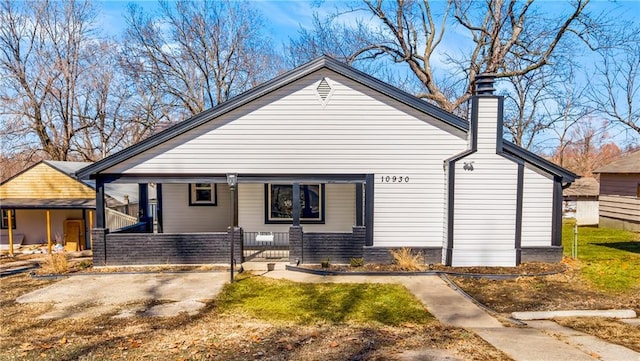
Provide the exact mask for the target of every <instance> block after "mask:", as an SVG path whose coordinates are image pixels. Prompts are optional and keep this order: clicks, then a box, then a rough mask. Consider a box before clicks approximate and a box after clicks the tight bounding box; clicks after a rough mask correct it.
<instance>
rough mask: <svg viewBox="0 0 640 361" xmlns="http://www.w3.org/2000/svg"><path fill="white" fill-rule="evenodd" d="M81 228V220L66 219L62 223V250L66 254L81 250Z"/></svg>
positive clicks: (82, 226)
mask: <svg viewBox="0 0 640 361" xmlns="http://www.w3.org/2000/svg"><path fill="white" fill-rule="evenodd" d="M83 228H84V225H83V220H81V219H68V220H66V221H64V249H65V250H66V251H67V252H75V251H80V250H81V247H82V238H83V237H82V235H83V232H82V230H83Z"/></svg>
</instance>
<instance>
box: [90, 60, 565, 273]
mask: <svg viewBox="0 0 640 361" xmlns="http://www.w3.org/2000/svg"><path fill="white" fill-rule="evenodd" d="M479 83H481V84H479V87H480V88H479V89H478V92H477V94H476V95H475V96H474V97H473V98H472V101H471V109H472V111H471V114H470V119H469V120H466V119H462V118H460V117H457V116H455V115H453V114H451V113H449V112H446V111H444V110H442V109H440V108H438V107H435V106H433V105H431V104H429V103H427V102H425V101H423V100H421V99H418V98H415V97H414V96H412V95H410V94H407V93H405V92H402V91H400V90H398V89H397V88H394V87H392V86H390V85H388V84H386V83H384V82H381V81H379V80H377V79H375V78H373V77H371V76H369V75H367V74H364V73H362V72H360V71H358V70H355V69H353V68H351V67H349V66H347V65H344V64H342V63H340V62H337V61H335V60H333V59H330V58H327V57H322V58H318V59H316V60H314V61H311V62H310V63H307V64H305V65H303V66H301V67H299V68H297V69H294V70H292V71H290V72H288V73H285V74H283V75H281V76H279V77H277V78H275V79H273V80H271V81H269V82H267V83H265V84H263V85H260V86H258V87H256V88H255V89H253V90H250V91H248V92H247V93H244V94H242V95H239V96H237V97H235V98H233V99H231V100H229V101H227V102H225V103H223V104H220V105H218V106H217V107H215V108H212V109H210V110H207V111H205V112H202V113H200V114H198V115H196V116H194V117H192V118H190V119H188V120H186V121H184V122H182V123H179V124H176V125H175V126H173V127H170V128H168V129H166V130H164V131H162V132H160V133H158V134H156V135H154V136H152V137H150V138H148V139H146V140H144V141H142V142H140V143H138V144H136V145H134V146H132V147H129V148H127V149H124V150H122V151H120V152H119V153H116V154H114V155H112V156H110V157H107V158H105V159H103V160H102V161H99V162H96V163H94V164H93V165H90V166H88V167H86V168H84V169H82V170H80V171H79V172H78V173H77V174H78V176H79V177H81V178H83V179H89V178H91V179H94V180H95V181H96V189H97V204H98V211H97V222H98V223H97V228H96V229H95V230H94V262H95V264H97V265H100V264H104V265H107V264H108V265H115V264H150V263H174V264H194V263H219V262H223V261H228V260H229V259H230V252H231V251H230V249H229V248H230V245H231V244H232V243H231V239H233V240H234V243H233V245H234V256H233V258H234V259H235V261H236V262H242V261H243V260H246V259H249V258H252V257H257V258H260V257H261V255H266V254H267V253H266V252H268V251H273V250H278V251H282V252H283V253H280V256H281V257H286V258H287V259H289V260H290V261H291V262H296V263H298V262H301V263H316V262H320V261H321V260H325V259H327V258H328V259H330V261H331V262H332V263H348V262H349V259H350V258H364V261H365V262H387V261H389V260H390V256H389V250H392V249H397V248H402V247H408V248H411V249H413V250H415V251H419V252H421V254H422V255H423V257H424V262H425V263H440V262H441V263H443V264H446V265H452V266H515V265H517V264H519V263H521V262H525V261H534V260H544V261H559V260H560V259H561V256H562V248H561V217H562V187H564V186H567V185H568V184H570V183H571V182H573V181H574V179H575V177H576V176H575V175H574V174H573V173H571V172H569V171H567V170H565V169H563V168H561V167H558V166H556V165H554V164H553V163H550V162H549V161H547V160H545V159H543V158H540V157H538V156H536V155H535V154H533V153H531V152H528V151H527V150H524V149H522V148H519V147H518V146H516V145H514V144H512V143H510V142H507V141H504V140H503V138H502V106H503V99H502V97H500V96H495V95H493V94H492V93H493V89H492V79H491V78H483V79H482V80H480V81H479ZM110 183H138V184H141V185H142V186H141V187H140V189H143V188H144V185H145V184H149V183H153V184H155V185H156V190H157V198H158V207H159V208H158V219H157V221H158V232H159V233H156V234H153V235H151V234H148V233H144V232H143V233H135V234H134V233H124V234H123V233H110V232H109V231H108V230H107V229H105V228H104V222H103V219H102V218H103V216H102V215H101V214H100V211H99V209H100V205H101V204H103V203H104V202H103V197H104V187H105V185H107V184H110ZM294 200H298V201H294ZM141 202H142V200H141ZM144 229H149V228H148V227H147V228H145V227H141V228H140V230H141V231H142V230H144ZM97 240H98V241H97ZM135 244H144V250H137V251H136V252H132V251H131V250H132V247H135Z"/></svg>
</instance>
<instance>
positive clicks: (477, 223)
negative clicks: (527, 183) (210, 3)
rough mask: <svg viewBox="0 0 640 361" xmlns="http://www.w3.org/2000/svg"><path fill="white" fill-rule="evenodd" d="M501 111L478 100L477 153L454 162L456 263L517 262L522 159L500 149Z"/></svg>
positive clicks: (486, 100)
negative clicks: (519, 185) (518, 204)
mask: <svg viewBox="0 0 640 361" xmlns="http://www.w3.org/2000/svg"><path fill="white" fill-rule="evenodd" d="M497 110H498V100H497V99H496V98H482V97H481V98H480V99H479V112H478V134H477V152H476V153H473V154H471V155H468V156H466V157H464V158H463V159H461V160H458V161H457V162H456V163H455V167H456V168H455V190H454V204H453V207H454V221H453V237H454V240H453V257H452V266H456V267H462V266H515V265H516V257H515V236H516V227H515V225H516V210H517V195H518V164H517V163H515V162H514V161H511V160H509V159H506V158H505V157H503V156H501V155H497V154H496V132H497V130H496V124H497V121H496V119H497V115H498V114H497ZM465 163H467V167H466V168H467V169H464V168H465Z"/></svg>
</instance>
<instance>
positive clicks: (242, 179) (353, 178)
mask: <svg viewBox="0 0 640 361" xmlns="http://www.w3.org/2000/svg"><path fill="white" fill-rule="evenodd" d="M366 177H367V175H366V174H238V183H276V182H277V183H280V184H293V183H328V184H331V183H365V180H366ZM105 181H107V182H109V183H110V184H111V183H163V184H169V183H223V184H227V175H226V174H181V173H176V174H135V175H128V174H122V175H107V176H106V177H105Z"/></svg>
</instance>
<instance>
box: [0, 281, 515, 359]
mask: <svg viewBox="0 0 640 361" xmlns="http://www.w3.org/2000/svg"><path fill="white" fill-rule="evenodd" d="M1 282H2V287H1V288H0V306H1V307H0V315H1V317H2V320H3V321H2V323H3V326H2V327H0V349H1V350H2V356H0V359H2V360H43V361H46V360H56V361H57V360H78V359H80V360H222V361H225V360H256V359H259V360H311V361H313V360H323V361H338V360H394V359H397V358H398V357H397V354H398V353H399V352H402V351H406V350H414V349H422V348H427V349H433V348H436V349H445V350H448V351H450V352H451V354H452V355H454V356H455V357H457V358H459V359H463V360H509V358H508V357H507V356H506V355H505V354H503V353H501V352H500V351H498V350H496V349H495V348H493V347H492V346H490V345H489V344H487V343H486V342H485V341H483V340H482V339H480V338H479V337H477V336H475V335H474V334H473V333H471V332H469V331H465V330H463V329H459V328H454V327H447V326H443V325H442V324H440V323H438V322H435V321H432V322H427V323H424V324H412V325H402V326H390V325H386V326H385V325H370V324H365V325H363V324H354V323H350V322H344V323H333V322H329V321H324V322H317V323H313V324H310V325H300V324H294V323H288V322H276V321H265V320H262V319H258V318H254V317H249V316H242V315H240V314H238V313H226V312H221V311H220V310H219V308H218V305H217V303H216V302H210V303H208V304H207V306H206V307H205V309H204V310H203V311H202V312H201V313H200V314H199V315H197V316H193V317H190V316H188V315H186V314H181V315H180V316H176V317H170V318H152V317H141V316H136V317H131V318H126V319H113V318H111V317H110V315H106V316H101V317H96V318H90V319H82V320H72V319H67V320H39V319H38V318H37V316H38V315H40V314H42V313H44V312H46V311H48V310H49V309H50V307H51V306H50V305H47V304H40V305H38V304H16V303H15V302H14V300H15V298H16V297H18V296H20V295H22V294H24V293H27V292H30V291H33V290H35V289H38V288H40V287H43V286H45V285H47V284H51V283H53V282H54V281H39V280H33V279H31V278H30V277H28V276H27V275H15V276H10V277H5V278H2V280H1ZM133 306H135V305H126V307H127V308H130V307H133ZM141 306H148V305H144V304H141ZM115 312H117V311H115Z"/></svg>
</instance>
